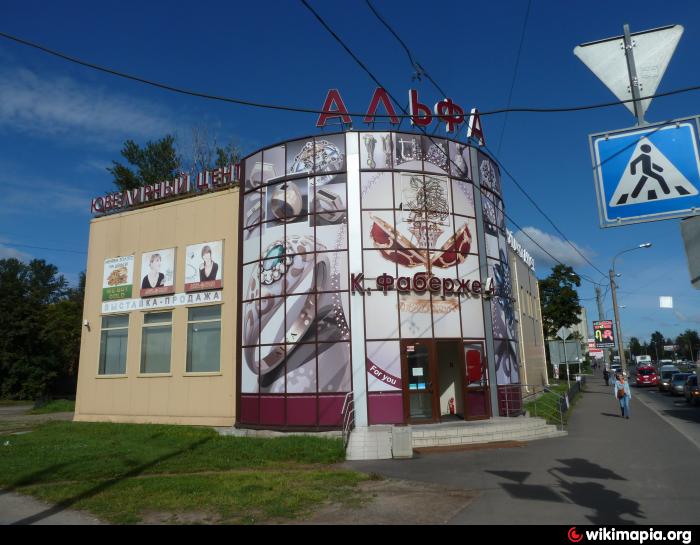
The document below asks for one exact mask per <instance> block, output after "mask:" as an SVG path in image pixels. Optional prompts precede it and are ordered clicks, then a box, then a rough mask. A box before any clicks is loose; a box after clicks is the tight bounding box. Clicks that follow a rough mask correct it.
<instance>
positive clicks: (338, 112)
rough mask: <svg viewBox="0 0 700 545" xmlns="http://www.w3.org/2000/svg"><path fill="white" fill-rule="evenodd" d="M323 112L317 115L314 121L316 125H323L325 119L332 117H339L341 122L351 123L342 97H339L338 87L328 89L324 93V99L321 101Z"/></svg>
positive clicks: (324, 124)
mask: <svg viewBox="0 0 700 545" xmlns="http://www.w3.org/2000/svg"><path fill="white" fill-rule="evenodd" d="M321 109H322V110H323V111H324V112H327V113H322V114H321V115H319V116H318V121H316V126H317V127H325V126H326V121H328V120H329V119H333V118H334V117H339V118H340V119H342V121H343V123H352V120H351V119H350V116H349V115H348V109H347V108H346V107H345V104H344V103H343V99H342V98H340V92H339V91H338V89H329V90H328V94H327V95H326V101H325V102H324V103H323V108H321Z"/></svg>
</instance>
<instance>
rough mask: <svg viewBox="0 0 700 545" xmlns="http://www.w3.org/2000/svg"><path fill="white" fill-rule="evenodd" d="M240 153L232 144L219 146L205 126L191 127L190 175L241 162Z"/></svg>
mask: <svg viewBox="0 0 700 545" xmlns="http://www.w3.org/2000/svg"><path fill="white" fill-rule="evenodd" d="M241 157H242V152H241V150H240V148H239V147H238V146H237V145H236V144H234V143H233V142H229V143H228V144H226V145H225V146H223V147H222V146H220V145H219V144H218V142H217V139H216V136H213V135H212V134H211V133H210V132H209V129H208V127H206V126H205V125H195V126H194V127H192V160H191V165H190V169H189V170H190V174H192V175H193V176H195V175H196V174H197V173H199V172H204V171H205V170H212V169H213V168H223V167H227V166H229V165H235V164H236V163H238V162H239V161H240V160H241Z"/></svg>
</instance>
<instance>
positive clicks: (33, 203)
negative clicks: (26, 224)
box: [0, 175, 93, 215]
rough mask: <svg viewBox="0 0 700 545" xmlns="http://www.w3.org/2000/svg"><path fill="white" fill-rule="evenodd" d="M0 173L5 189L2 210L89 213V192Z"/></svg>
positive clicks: (0, 204)
mask: <svg viewBox="0 0 700 545" xmlns="http://www.w3.org/2000/svg"><path fill="white" fill-rule="evenodd" d="M20 179H21V182H20V181H17V178H14V177H11V176H4V175H0V185H2V186H3V187H4V188H5V189H4V192H3V198H2V201H0V211H2V213H4V214H25V213H30V214H36V213H42V214H48V213H51V212H59V213H66V212H69V213H77V214H84V215H89V214H90V199H91V198H92V196H93V195H90V194H89V193H87V192H86V191H83V190H80V189H77V188H75V187H72V186H70V185H68V184H64V183H59V182H57V181H56V182H50V181H47V180H37V179H34V180H29V179H27V178H26V177H25V178H20Z"/></svg>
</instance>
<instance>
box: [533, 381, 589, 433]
mask: <svg viewBox="0 0 700 545" xmlns="http://www.w3.org/2000/svg"><path fill="white" fill-rule="evenodd" d="M549 390H551V391H550V392H546V393H544V394H542V396H540V397H539V398H537V399H536V400H533V401H530V402H528V403H525V410H526V411H527V412H529V413H530V414H531V415H532V416H539V417H541V418H544V419H546V420H547V423H549V424H557V425H558V424H559V423H560V418H563V420H564V425H566V423H567V421H568V418H569V415H570V414H571V411H572V409H573V407H574V404H575V402H576V401H577V400H578V397H579V396H578V395H575V396H574V397H573V398H572V397H569V410H568V411H567V412H566V413H564V414H562V415H561V417H560V414H559V397H560V396H563V395H564V394H566V393H567V392H568V388H567V384H566V382H560V383H559V384H554V383H552V384H550V385H549Z"/></svg>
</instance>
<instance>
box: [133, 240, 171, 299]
mask: <svg viewBox="0 0 700 545" xmlns="http://www.w3.org/2000/svg"><path fill="white" fill-rule="evenodd" d="M170 293H175V248H166V249H164V250H154V251H152V252H146V253H144V254H143V255H142V256H141V297H151V296H153V295H166V294H170Z"/></svg>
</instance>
